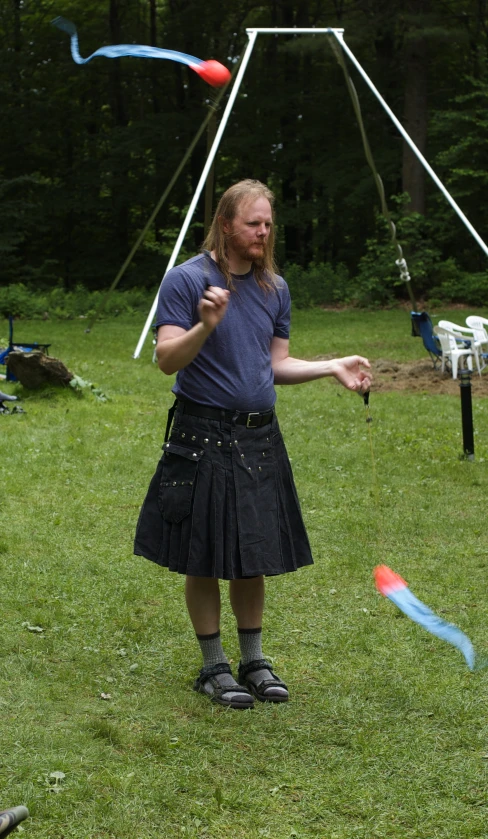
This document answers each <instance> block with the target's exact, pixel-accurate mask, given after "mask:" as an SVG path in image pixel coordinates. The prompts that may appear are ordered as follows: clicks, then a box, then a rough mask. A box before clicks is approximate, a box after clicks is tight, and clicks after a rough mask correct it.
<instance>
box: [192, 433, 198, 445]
mask: <svg viewBox="0 0 488 839" xmlns="http://www.w3.org/2000/svg"><path fill="white" fill-rule="evenodd" d="M196 439H197V438H196V437H195V435H193V437H192V438H191V441H192V443H194V442H195V440H196Z"/></svg>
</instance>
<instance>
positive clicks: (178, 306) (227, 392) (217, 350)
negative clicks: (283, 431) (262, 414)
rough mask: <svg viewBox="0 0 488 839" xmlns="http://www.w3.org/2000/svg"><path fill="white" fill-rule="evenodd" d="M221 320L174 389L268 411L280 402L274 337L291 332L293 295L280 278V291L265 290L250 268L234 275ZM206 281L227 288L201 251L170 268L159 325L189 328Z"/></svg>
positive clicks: (209, 401) (208, 401) (206, 400)
mask: <svg viewBox="0 0 488 839" xmlns="http://www.w3.org/2000/svg"><path fill="white" fill-rule="evenodd" d="M234 281H235V290H234V291H231V294H230V300H229V304H228V306H227V311H226V313H225V316H224V318H223V320H222V321H221V322H220V323H219V325H218V326H217V327H216V328H215V329H214V331H213V332H212V333H211V334H210V335H209V337H208V338H207V340H206V341H205V343H204V345H203V347H202V348H201V350H200V352H199V353H198V355H197V356H196V357H195V358H194V359H193V361H192V362H191V363H190V364H188V365H187V366H186V367H184V368H183V369H182V370H179V371H178V374H177V376H176V383H175V385H174V387H173V392H174V393H175V394H176V396H178V397H179V398H181V399H191V400H192V401H193V402H199V403H200V404H202V405H212V406H214V407H218V408H225V409H227V410H231V411H233V410H236V411H266V410H268V409H269V408H271V407H272V406H273V405H274V403H275V401H276V392H275V389H274V380H273V371H272V369H271V352H270V349H271V341H272V338H273V337H274V336H277V337H278V338H288V337H289V334H290V293H289V291H288V286H287V284H286V283H285V281H284V280H283V279H282V278H281V277H279V279H278V284H277V286H276V290H274V291H273V290H271V291H266V290H264V289H261V288H260V287H259V286H258V284H257V282H256V281H255V279H254V276H253V273H252V271H250V272H249V273H248V274H242V275H235V276H234ZM207 284H208V285H213V286H219V287H220V288H227V285H226V282H225V278H224V276H223V275H222V274H221V272H220V271H219V269H218V267H217V264H216V263H215V262H214V260H213V259H212V258H211V257H210V256H209V255H207V254H199V255H198V256H194V257H193V258H192V259H189V260H187V262H183V263H182V264H181V265H178V266H177V267H176V268H172V269H171V270H170V271H168V273H167V274H166V276H165V278H164V280H163V282H162V284H161V288H160V291H159V300H158V308H157V312H156V327H159V326H164V325H168V324H171V325H173V326H181V327H182V328H183V329H186V330H188V329H191V328H192V326H195V324H196V323H198V322H199V320H200V318H199V315H198V310H197V306H198V303H199V302H200V300H201V298H202V297H203V292H204V291H205V288H206V287H207Z"/></svg>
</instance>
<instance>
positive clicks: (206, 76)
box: [52, 17, 231, 87]
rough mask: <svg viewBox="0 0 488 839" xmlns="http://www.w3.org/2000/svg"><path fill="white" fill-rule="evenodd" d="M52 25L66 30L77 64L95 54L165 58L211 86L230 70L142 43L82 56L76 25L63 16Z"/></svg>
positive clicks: (221, 81) (218, 84)
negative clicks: (183, 65) (176, 62)
mask: <svg viewBox="0 0 488 839" xmlns="http://www.w3.org/2000/svg"><path fill="white" fill-rule="evenodd" d="M52 23H53V26H57V27H58V29H62V30H63V32H67V33H68V35H70V37H71V55H72V56H73V61H76V63H77V64H86V63H87V61H91V60H92V58H96V56H105V58H121V57H122V56H126V55H131V56H134V57H136V58H166V59H169V60H170V61H179V62H180V63H181V64H186V65H187V66H188V67H190V68H191V69H192V70H194V71H195V73H198V75H199V76H200V77H201V78H202V79H203V80H204V81H205V82H208V84H211V85H212V86H213V87H222V86H223V85H224V84H227V82H228V81H229V79H230V76H231V74H230V72H229V70H228V69H227V67H224V65H223V64H221V63H220V61H214V60H213V59H210V60H209V61H202V59H201V58H195V56H194V55H187V54H186V53H185V52H177V51H175V50H165V49H161V48H160V47H149V46H145V45H144V44H113V45H109V46H106V47H100V49H98V50H95V52H93V53H92V54H91V55H89V56H88V58H82V57H81V55H80V53H79V50H78V33H77V31H76V26H75V25H74V23H71V21H70V20H66V18H64V17H57V18H55V19H54V20H53V21H52Z"/></svg>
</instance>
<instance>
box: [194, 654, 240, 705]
mask: <svg viewBox="0 0 488 839" xmlns="http://www.w3.org/2000/svg"><path fill="white" fill-rule="evenodd" d="M221 673H229V674H230V675H232V670H231V668H230V665H229V664H226V663H223V662H222V664H214V665H212V666H211V667H202V669H201V670H200V673H199V675H198V677H197V679H196V682H195V685H200V686H201V687H204V685H206V684H207V682H210V684H211V685H212V687H213V689H214V692H213V694H212V695H211V697H210V698H211V699H212V700H213V701H215V700H216V699H222V697H224V696H225V694H226V693H240V694H244V695H245V696H252V694H251V692H250V691H249V690H248V689H247V688H246V687H244V685H239V684H237V682H236V684H235V685H221V684H220V683H219V681H218V680H217V678H216V677H217V676H219V675H220V674H221Z"/></svg>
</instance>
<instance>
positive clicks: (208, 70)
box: [193, 58, 230, 87]
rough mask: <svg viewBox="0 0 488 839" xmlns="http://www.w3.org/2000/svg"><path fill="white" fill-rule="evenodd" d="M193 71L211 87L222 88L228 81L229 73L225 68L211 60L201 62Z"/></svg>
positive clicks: (218, 62)
mask: <svg viewBox="0 0 488 839" xmlns="http://www.w3.org/2000/svg"><path fill="white" fill-rule="evenodd" d="M193 70H195V73H198V75H199V76H201V78H202V79H203V81H204V82H208V84H211V85H212V87H222V86H223V85H224V84H227V82H228V81H229V79H230V72H229V70H228V69H227V67H224V65H223V64H221V63H220V61H214V60H213V58H211V59H210V60H209V61H202V63H201V64H199V65H198V67H193Z"/></svg>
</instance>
